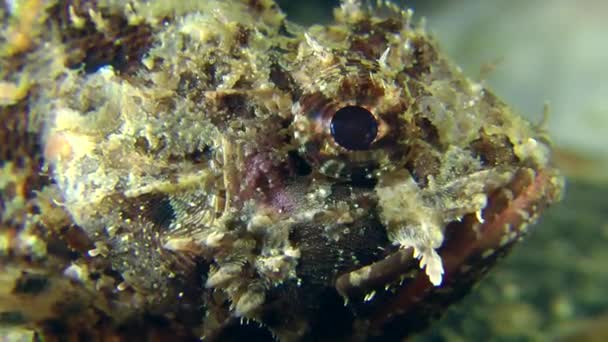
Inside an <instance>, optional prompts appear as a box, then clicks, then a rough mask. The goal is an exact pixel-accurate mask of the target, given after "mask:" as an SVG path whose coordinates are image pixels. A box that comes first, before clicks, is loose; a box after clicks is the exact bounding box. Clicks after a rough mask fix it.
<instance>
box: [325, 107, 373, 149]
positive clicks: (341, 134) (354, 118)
mask: <svg viewBox="0 0 608 342" xmlns="http://www.w3.org/2000/svg"><path fill="white" fill-rule="evenodd" d="M330 130H331V135H332V136H333V137H334V140H335V141H336V142H337V143H338V144H339V145H340V146H342V147H344V148H346V149H349V150H367V149H369V147H370V145H371V143H372V142H373V141H374V139H376V135H377V134H378V123H377V122H376V118H374V116H373V115H372V113H370V112H369V110H367V109H365V108H363V107H359V106H346V107H344V108H342V109H340V110H338V111H337V112H336V113H335V114H334V117H333V118H332V119H331V125H330Z"/></svg>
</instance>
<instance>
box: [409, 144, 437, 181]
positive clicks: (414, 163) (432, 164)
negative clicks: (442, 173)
mask: <svg viewBox="0 0 608 342" xmlns="http://www.w3.org/2000/svg"><path fill="white" fill-rule="evenodd" d="M436 154H437V152H436V151H435V150H434V149H433V148H432V147H431V146H429V145H428V144H425V143H417V144H415V145H414V146H412V148H411V150H410V153H409V156H408V157H409V158H408V161H407V162H406V164H405V167H406V168H407V169H408V170H409V171H410V173H411V174H412V177H414V180H416V182H417V183H418V185H420V186H421V187H425V186H426V185H427V183H428V176H436V175H437V174H438V173H439V167H440V166H441V161H440V159H439V157H438V156H437V155H436Z"/></svg>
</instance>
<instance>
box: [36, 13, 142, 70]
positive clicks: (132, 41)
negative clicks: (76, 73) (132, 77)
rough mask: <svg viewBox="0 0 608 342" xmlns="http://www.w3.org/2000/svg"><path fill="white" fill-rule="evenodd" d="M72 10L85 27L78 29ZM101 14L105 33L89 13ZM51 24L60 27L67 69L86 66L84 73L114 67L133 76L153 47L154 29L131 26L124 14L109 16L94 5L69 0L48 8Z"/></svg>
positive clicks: (140, 25) (109, 14) (111, 14)
mask: <svg viewBox="0 0 608 342" xmlns="http://www.w3.org/2000/svg"><path fill="white" fill-rule="evenodd" d="M70 8H72V10H73V11H74V13H75V14H76V15H77V16H79V17H81V18H83V19H84V24H83V26H82V27H75V26H74V25H73V23H72V20H71V14H70ZM90 11H92V12H91V13H101V16H102V18H103V20H104V23H105V27H104V28H103V32H101V31H100V30H99V28H98V27H97V26H96V25H95V23H94V22H93V20H92V19H91V17H90V15H89V13H90ZM48 12H49V22H50V25H51V26H57V27H58V28H59V32H60V35H61V40H62V42H63V43H64V44H65V45H66V52H68V56H67V59H66V66H67V67H69V68H78V67H80V66H84V70H85V72H95V71H97V69H99V68H100V67H103V66H106V65H111V66H112V67H113V68H114V69H115V70H117V71H120V72H122V73H130V72H133V71H134V70H136V69H137V68H138V67H139V66H140V64H141V57H142V56H143V55H144V53H146V51H147V50H148V48H149V47H150V45H151V44H152V33H153V32H152V27H150V26H149V25H148V24H138V25H131V24H129V22H128V19H127V18H126V17H124V15H122V14H118V13H110V12H109V11H108V10H107V9H105V8H101V7H99V8H98V7H97V5H96V4H95V2H88V1H83V2H80V1H73V2H72V1H70V2H69V4H65V3H63V2H61V3H59V4H57V5H55V6H52V7H51V8H50V9H49V11H48Z"/></svg>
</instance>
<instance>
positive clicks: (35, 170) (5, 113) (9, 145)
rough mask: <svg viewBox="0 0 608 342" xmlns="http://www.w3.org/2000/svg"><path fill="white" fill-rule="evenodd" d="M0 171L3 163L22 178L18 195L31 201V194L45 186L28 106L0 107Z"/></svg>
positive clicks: (37, 144)
mask: <svg viewBox="0 0 608 342" xmlns="http://www.w3.org/2000/svg"><path fill="white" fill-rule="evenodd" d="M0 118H2V119H1V120H0V167H2V166H4V165H5V164H6V163H7V162H11V163H12V164H13V166H14V167H15V168H16V169H17V170H18V171H17V172H19V173H20V174H22V175H23V178H22V179H21V180H22V182H19V183H20V184H18V187H19V189H20V191H19V194H20V195H24V196H25V197H26V198H33V197H34V196H35V193H34V191H35V190H40V189H41V188H42V187H43V186H44V185H46V184H48V182H49V180H48V178H47V177H46V176H45V175H44V174H43V173H42V172H41V169H42V164H43V159H42V151H41V147H40V136H39V135H38V134H36V133H33V131H34V129H35V128H34V127H31V122H30V112H29V108H28V105H27V103H26V102H25V101H22V102H20V103H18V104H16V105H13V106H0Z"/></svg>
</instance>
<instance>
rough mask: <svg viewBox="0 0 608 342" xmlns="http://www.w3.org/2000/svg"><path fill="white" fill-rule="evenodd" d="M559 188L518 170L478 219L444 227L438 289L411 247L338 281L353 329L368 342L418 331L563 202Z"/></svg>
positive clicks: (546, 174)
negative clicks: (368, 337) (358, 327)
mask: <svg viewBox="0 0 608 342" xmlns="http://www.w3.org/2000/svg"><path fill="white" fill-rule="evenodd" d="M562 189H563V178H562V177H561V176H560V175H559V173H558V172H557V170H555V169H552V168H546V169H541V170H534V169H531V168H520V169H518V170H517V171H516V172H515V173H514V176H513V178H512V179H511V181H510V182H509V183H508V184H506V185H505V186H503V187H500V188H498V189H495V190H493V191H491V193H489V194H488V201H487V205H486V207H485V208H484V209H483V210H482V212H481V215H477V214H476V213H470V214H467V215H465V216H464V217H463V218H462V219H461V220H457V221H453V222H450V223H449V224H447V225H446V227H445V240H444V242H443V245H442V246H441V248H439V249H438V251H437V252H438V253H439V255H440V256H441V259H442V260H443V263H444V270H445V274H444V279H443V283H442V284H441V286H439V287H436V286H434V285H433V284H432V283H431V282H430V281H429V278H428V277H427V275H426V274H425V273H424V271H423V270H421V269H420V268H419V265H418V260H417V259H416V258H415V256H414V250H413V248H411V247H410V248H400V249H398V250H396V251H394V252H392V253H390V254H388V255H386V256H385V257H384V258H383V259H382V260H378V261H376V262H374V263H371V264H368V265H366V266H363V267H361V268H359V269H357V270H354V271H352V272H349V273H345V274H342V275H340V276H338V277H337V278H336V280H335V283H334V285H335V289H336V291H337V292H338V293H339V294H340V295H341V296H342V297H343V298H344V299H345V301H346V302H347V303H348V305H349V306H350V307H351V308H352V309H353V311H354V312H355V316H357V318H356V319H355V322H356V323H355V324H360V325H362V326H365V327H367V329H368V331H369V333H370V334H371V335H378V336H380V335H382V336H383V337H387V336H392V335H394V336H395V337H399V338H402V337H404V336H406V335H408V334H411V333H414V332H417V331H420V330H423V329H424V328H425V327H427V326H428V324H429V323H430V322H431V321H432V320H433V319H434V318H436V317H437V316H440V315H441V314H442V312H443V311H445V309H446V308H447V307H448V306H449V305H450V304H451V303H453V302H455V301H458V300H459V299H461V298H462V297H463V296H464V295H466V294H467V293H468V292H469V290H470V289H471V287H472V286H473V285H474V284H475V283H476V282H477V281H478V280H479V278H480V277H482V276H483V275H484V274H486V273H487V272H488V271H489V270H490V268H491V267H492V266H493V265H494V264H495V263H496V262H497V261H498V260H499V259H500V258H501V257H503V256H505V255H506V254H507V253H508V252H509V251H510V250H511V248H512V247H513V245H515V244H516V242H517V241H519V240H520V239H521V238H522V237H523V236H524V235H525V233H526V232H527V230H528V226H529V225H530V224H533V223H534V222H536V220H537V219H538V217H539V215H540V214H541V212H542V211H543V210H544V209H545V208H546V207H547V206H549V205H550V204H552V203H554V202H557V201H559V200H560V198H561V197H562ZM353 331H356V329H353Z"/></svg>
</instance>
